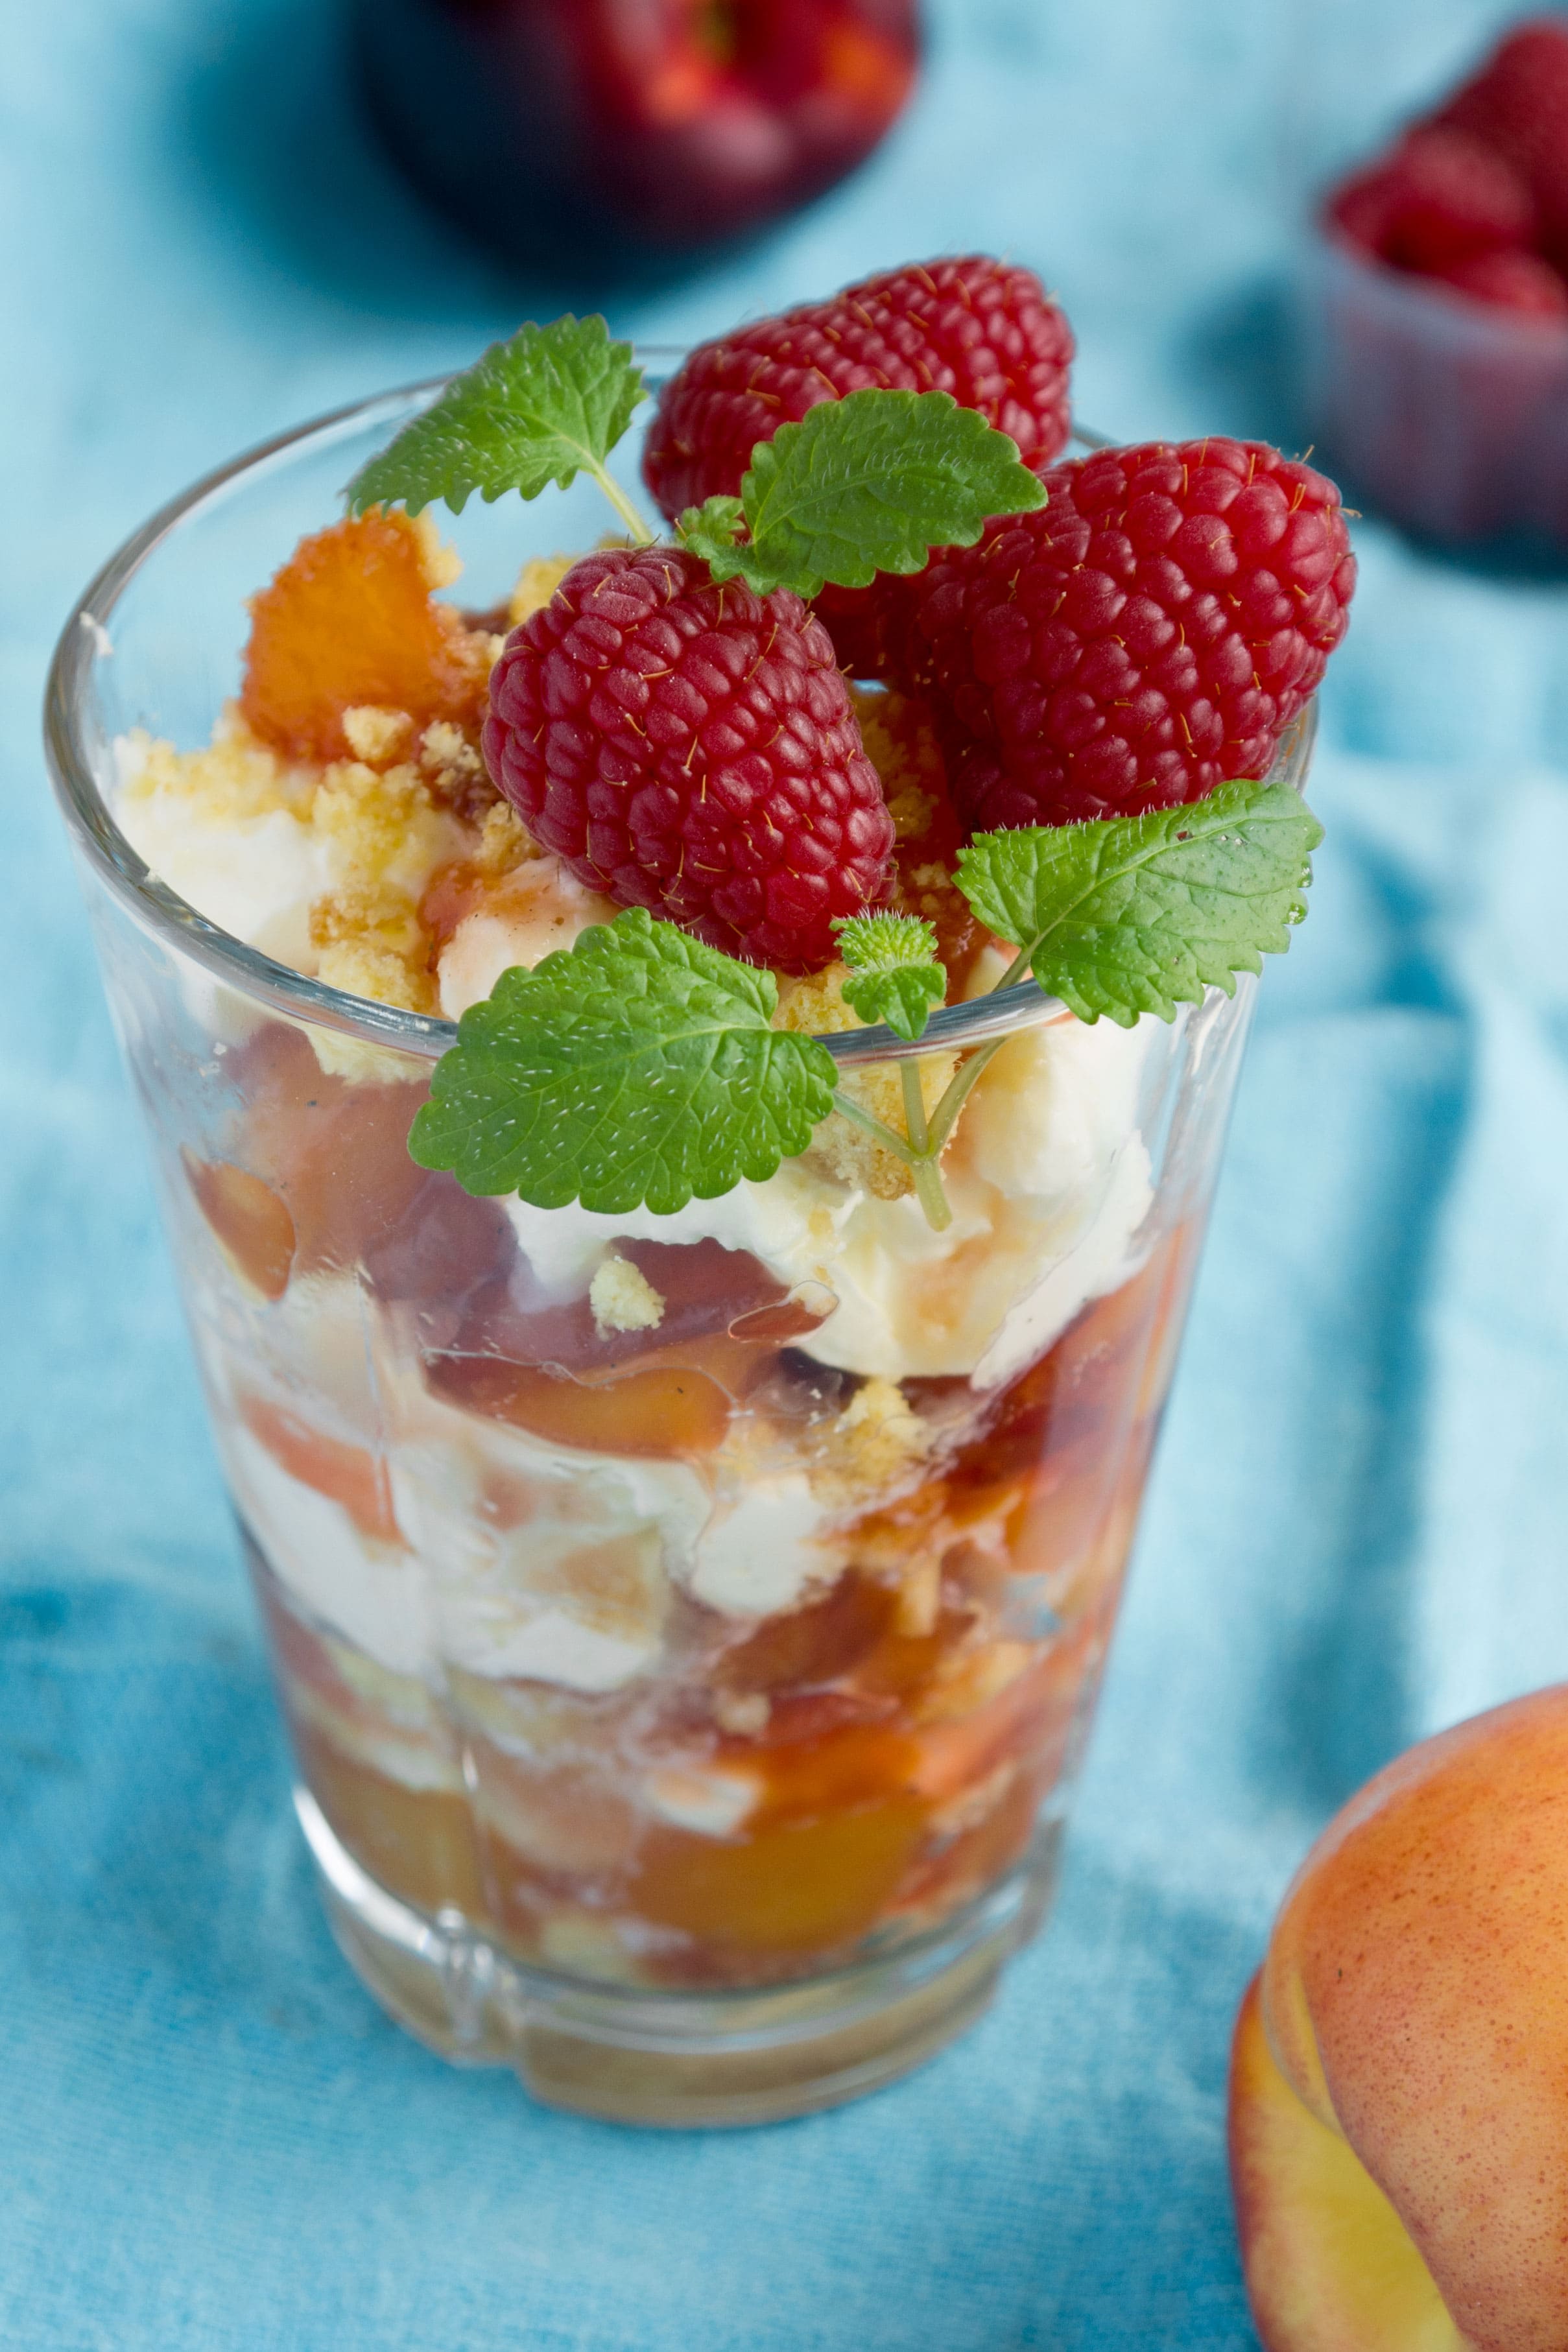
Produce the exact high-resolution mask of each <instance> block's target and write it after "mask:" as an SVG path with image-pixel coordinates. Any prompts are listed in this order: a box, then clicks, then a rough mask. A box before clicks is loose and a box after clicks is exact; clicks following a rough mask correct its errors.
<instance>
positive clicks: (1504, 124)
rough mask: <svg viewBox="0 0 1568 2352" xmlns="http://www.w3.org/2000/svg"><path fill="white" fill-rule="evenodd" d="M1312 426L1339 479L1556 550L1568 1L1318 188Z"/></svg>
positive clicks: (1444, 525) (1439, 525) (1561, 478)
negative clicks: (1567, 7)
mask: <svg viewBox="0 0 1568 2352" xmlns="http://www.w3.org/2000/svg"><path fill="white" fill-rule="evenodd" d="M1315 226H1316V231H1317V234H1316V235H1315V236H1314V238H1313V239H1312V242H1311V246H1310V252H1309V256H1308V262H1307V268H1306V272H1305V278H1304V286H1303V307H1304V327H1305V334H1304V354H1305V364H1306V384H1305V391H1306V398H1307V403H1308V408H1309V419H1310V426H1311V429H1312V431H1313V433H1314V435H1315V436H1316V438H1317V440H1318V442H1319V444H1320V445H1321V446H1322V447H1323V449H1324V450H1325V452H1326V453H1327V454H1328V456H1329V457H1330V458H1331V461H1332V462H1333V463H1334V464H1335V465H1336V466H1337V467H1338V468H1339V470H1340V472H1341V474H1342V477H1343V478H1345V480H1346V482H1347V486H1348V487H1351V488H1353V489H1354V491H1355V492H1357V493H1358V494H1359V495H1360V496H1361V497H1362V498H1363V499H1364V500H1365V502H1366V503H1367V504H1368V505H1369V506H1371V507H1373V508H1374V509H1377V510H1378V511H1380V512H1382V513H1383V514H1384V515H1386V516H1387V517H1388V518H1389V519H1390V520H1393V521H1394V522H1397V523H1400V524H1402V525H1404V526H1405V528H1406V529H1408V530H1413V531H1415V533H1417V534H1419V535H1421V536H1423V537H1426V538H1429V539H1433V540H1436V541H1442V542H1445V543H1447V544H1448V545H1451V546H1471V547H1473V546H1479V545H1485V544H1489V543H1490V544H1493V545H1500V544H1507V543H1515V544H1518V545H1520V546H1521V547H1522V546H1525V545H1531V546H1533V547H1534V548H1536V549H1538V550H1542V549H1548V550H1552V551H1555V552H1557V553H1568V13H1563V14H1553V15H1550V16H1539V17H1533V18H1531V19H1530V20H1528V21H1527V22H1525V23H1522V24H1520V25H1517V26H1514V27H1513V28H1512V29H1511V30H1510V32H1509V33H1507V34H1506V35H1505V37H1503V38H1502V40H1501V41H1500V43H1499V44H1498V46H1497V47H1495V48H1494V50H1493V51H1492V52H1491V54H1490V55H1489V57H1488V58H1486V59H1485V60H1484V61H1483V62H1482V64H1481V65H1480V67H1479V69H1478V70H1477V71H1476V72H1475V73H1473V74H1472V75H1471V76H1470V78H1469V79H1468V80H1467V81H1465V82H1463V83H1462V84H1461V85H1460V86H1459V88H1458V89H1456V90H1454V91H1453V92H1451V94H1450V95H1448V96H1447V98H1445V99H1444V100H1442V102H1441V103H1440V104H1439V105H1437V106H1436V107H1435V108H1433V109H1432V110H1430V111H1429V112H1428V113H1426V114H1425V115H1423V116H1421V117H1420V118H1419V119H1417V120H1416V121H1413V122H1411V123H1409V124H1407V125H1406V127H1405V129H1404V130H1403V131H1400V133H1399V134H1398V135H1397V136H1396V138H1395V139H1394V141H1393V142H1392V143H1391V144H1390V145H1388V146H1387V147H1386V148H1385V149H1384V152H1382V153H1381V154H1379V155H1377V156H1376V157H1374V158H1373V161H1372V162H1370V163H1364V164H1363V165H1361V166H1359V167H1358V168H1357V169H1356V170H1355V171H1353V172H1352V173H1350V174H1349V176H1347V177H1345V178H1343V179H1342V180H1340V181H1339V182H1338V183H1337V184H1335V185H1334V186H1333V187H1331V189H1330V190H1329V192H1328V194H1326V196H1324V197H1323V198H1322V200H1321V205H1320V208H1319V211H1318V215H1317V221H1316V225H1315Z"/></svg>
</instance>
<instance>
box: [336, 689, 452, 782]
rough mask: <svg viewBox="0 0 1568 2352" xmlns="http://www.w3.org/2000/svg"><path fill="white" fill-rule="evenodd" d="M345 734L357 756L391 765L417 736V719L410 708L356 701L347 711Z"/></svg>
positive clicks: (372, 763)
mask: <svg viewBox="0 0 1568 2352" xmlns="http://www.w3.org/2000/svg"><path fill="white" fill-rule="evenodd" d="M453 732H454V733H456V732H457V730H456V729H454V730H453ZM343 734H344V736H345V738H346V739H347V742H348V747H349V750H350V751H352V752H353V755H354V758H355V759H356V760H363V761H367V762H368V764H369V765H370V766H371V767H373V768H389V767H391V766H392V765H393V763H394V762H395V761H398V760H401V759H402V757H403V755H404V753H405V751H407V749H408V746H409V743H410V742H411V740H413V735H414V721H413V719H411V718H410V717H409V715H408V713H407V711H406V710H386V709H383V708H382V706H381V704H380V703H377V702H356V703H353V704H351V705H350V707H349V709H347V710H345V711H344V713H343Z"/></svg>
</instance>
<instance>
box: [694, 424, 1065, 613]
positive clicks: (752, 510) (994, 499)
mask: <svg viewBox="0 0 1568 2352" xmlns="http://www.w3.org/2000/svg"><path fill="white" fill-rule="evenodd" d="M741 502H742V508H743V509H744V512H745V520H746V528H747V530H748V533H749V538H748V540H747V541H745V542H744V543H743V544H742V545H740V546H735V547H731V548H729V549H726V550H723V551H721V553H720V555H719V556H718V557H717V558H716V559H715V570H714V576H715V577H716V578H717V577H719V576H721V574H720V569H719V566H720V563H723V564H724V565H725V566H727V570H726V572H725V573H724V576H732V575H733V573H735V572H740V573H742V575H743V576H744V577H745V578H746V579H747V580H749V581H750V582H751V584H752V587H753V588H755V589H757V590H758V591H759V593H765V592H766V591H767V590H768V589H769V588H778V587H784V588H793V589H794V590H795V593H796V594H797V595H801V596H815V595H816V594H817V593H819V592H820V590H821V589H822V587H823V585H824V583H825V582H826V581H829V580H832V581H835V582H837V583H838V585H839V586H840V587H844V588H864V587H867V586H868V585H869V583H870V582H871V581H872V580H873V579H874V578H875V577H876V575H877V573H878V572H919V571H920V570H921V568H922V567H923V565H924V564H925V562H926V560H927V557H928V556H929V554H930V552H931V549H932V548H933V547H973V544H974V542H975V541H976V540H977V539H978V538H979V536H980V534H981V532H982V530H984V527H985V525H986V523H987V522H988V521H989V520H990V519H991V517H992V516H993V515H999V514H1022V513H1025V512H1026V511H1027V510H1028V509H1031V508H1033V507H1040V506H1044V504H1045V502H1046V492H1045V488H1044V485H1043V484H1042V483H1041V482H1040V481H1039V480H1038V478H1037V477H1036V476H1035V475H1033V474H1031V473H1030V471H1029V469H1028V467H1026V465H1025V464H1024V463H1023V461H1022V459H1021V458H1020V457H1019V456H1018V448H1017V444H1016V442H1015V441H1013V440H1012V439H1011V438H1010V437H1009V436H1008V435H1007V434H1005V433H998V432H997V431H996V430H995V428H994V426H993V425H988V424H987V423H986V421H985V419H984V416H982V415H980V414H979V413H978V411H977V410H975V409H973V408H960V406H959V405H958V403H957V402H956V401H955V400H954V399H953V398H952V396H951V394H948V393H945V392H874V391H868V392H852V393H850V394H848V395H847V398H845V399H843V400H825V401H822V402H821V403H819V404H818V405H817V406H816V408H813V409H810V410H808V411H807V413H806V415H805V416H804V417H803V418H802V419H801V421H800V423H799V424H798V425H780V426H779V429H778V431H777V432H776V433H775V434H774V435H773V439H772V440H771V441H759V442H758V443H757V445H756V447H755V448H754V449H753V450H752V465H751V471H750V472H749V473H748V474H747V476H746V478H745V479H744V480H743V481H742V484H741Z"/></svg>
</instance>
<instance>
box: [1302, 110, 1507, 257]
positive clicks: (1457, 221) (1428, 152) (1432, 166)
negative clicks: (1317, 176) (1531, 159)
mask: <svg viewBox="0 0 1568 2352" xmlns="http://www.w3.org/2000/svg"><path fill="white" fill-rule="evenodd" d="M1328 212H1329V218H1330V220H1331V222H1332V223H1333V224H1334V226H1336V227H1338V228H1339V229H1340V230H1341V231H1342V233H1343V234H1344V235H1345V236H1348V237H1349V238H1350V239H1351V242H1352V244H1354V245H1359V246H1361V247H1363V250H1365V251H1367V252H1370V253H1373V254H1375V255H1377V256H1378V257H1379V258H1380V259H1382V260H1384V261H1391V262H1392V263H1393V264H1394V267H1395V268H1398V269H1414V270H1429V271H1433V272H1437V271H1441V270H1444V269H1447V268H1452V266H1453V265H1454V264H1455V263H1456V262H1460V261H1468V259H1469V258H1470V257H1472V255H1475V254H1478V253H1493V252H1497V251H1499V250H1500V249H1501V248H1502V247H1508V246H1528V245H1529V243H1530V241H1531V237H1532V236H1533V235H1534V233H1535V204H1534V200H1533V198H1532V197H1531V193H1530V190H1529V188H1528V187H1527V186H1526V185H1525V184H1524V182H1523V181H1522V180H1521V177H1520V175H1519V173H1517V172H1516V171H1515V170H1514V168H1513V166H1512V165H1511V164H1510V163H1507V162H1506V161H1505V160H1504V158H1503V157H1502V156H1500V155H1498V154H1494V153H1493V152H1492V151H1491V150H1490V149H1489V148H1488V147H1485V146H1483V145H1482V144H1481V142H1480V141H1479V139H1474V138H1471V137H1470V136H1469V135H1468V133H1466V132H1465V131H1452V130H1433V129H1428V130H1417V131H1411V132H1410V134H1409V136H1408V137H1407V138H1405V139H1404V140H1402V141H1401V142H1400V143H1399V145H1398V146H1397V147H1396V148H1395V149H1394V152H1393V154H1392V155H1389V156H1387V157H1386V158H1385V159H1384V161H1383V162H1382V163H1374V164H1373V166H1372V167H1371V169H1370V170H1369V171H1365V172H1358V173H1356V175H1355V177H1354V178H1353V179H1351V180H1347V181H1345V183H1344V184H1343V185H1342V187H1340V188H1339V189H1338V190H1337V191H1336V192H1335V194H1334V195H1333V196H1332V197H1331V199H1330V202H1329V207H1328Z"/></svg>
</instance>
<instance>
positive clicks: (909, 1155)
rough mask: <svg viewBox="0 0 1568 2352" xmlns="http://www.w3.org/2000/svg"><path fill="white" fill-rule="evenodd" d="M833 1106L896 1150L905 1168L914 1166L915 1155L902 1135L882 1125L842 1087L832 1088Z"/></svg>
mask: <svg viewBox="0 0 1568 2352" xmlns="http://www.w3.org/2000/svg"><path fill="white" fill-rule="evenodd" d="M833 1108H834V1109H835V1110H837V1111H842V1112H843V1114H844V1116H845V1118H847V1119H851V1120H853V1122H854V1124H855V1125H856V1126H857V1127H863V1128H864V1129H865V1130H866V1132H867V1134H868V1135H874V1136H875V1137H876V1139H877V1140H878V1142H879V1143H882V1144H886V1146H887V1148H888V1150H889V1151H896V1152H897V1153H898V1155H899V1158H900V1160H902V1161H903V1162H904V1165H905V1166H906V1167H907V1168H912V1167H913V1166H914V1164H915V1155H914V1153H913V1152H912V1151H911V1150H910V1147H909V1145H908V1144H907V1143H906V1142H905V1140H904V1139H903V1137H902V1136H901V1135H895V1134H894V1132H893V1130H892V1129H891V1128H890V1127H888V1126H886V1125H884V1123H883V1121H882V1120H881V1119H879V1118H878V1117H877V1116H876V1114H875V1112H874V1111H868V1110H866V1109H864V1108H862V1107H861V1105H860V1104H859V1103H858V1102H857V1101H856V1100H855V1098H854V1097H853V1096H852V1095H847V1094H846V1093H845V1092H844V1089H843V1087H835V1088H834V1093H833Z"/></svg>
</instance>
